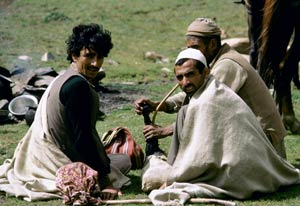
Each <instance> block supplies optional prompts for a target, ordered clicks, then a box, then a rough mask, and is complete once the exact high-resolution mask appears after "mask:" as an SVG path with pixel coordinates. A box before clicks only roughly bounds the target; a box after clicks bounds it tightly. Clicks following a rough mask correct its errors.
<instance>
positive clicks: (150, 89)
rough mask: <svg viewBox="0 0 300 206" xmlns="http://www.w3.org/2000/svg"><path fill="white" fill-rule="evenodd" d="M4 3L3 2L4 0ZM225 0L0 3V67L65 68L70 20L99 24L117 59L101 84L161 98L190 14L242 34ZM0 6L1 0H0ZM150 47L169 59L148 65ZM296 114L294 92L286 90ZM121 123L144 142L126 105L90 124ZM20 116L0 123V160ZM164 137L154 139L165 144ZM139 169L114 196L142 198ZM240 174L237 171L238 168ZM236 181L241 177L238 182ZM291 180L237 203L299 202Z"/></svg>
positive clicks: (9, 204) (103, 127) (238, 15)
mask: <svg viewBox="0 0 300 206" xmlns="http://www.w3.org/2000/svg"><path fill="white" fill-rule="evenodd" d="M0 1H1V0H0ZM7 2H8V1H7ZM233 2H234V1H233V0H163V1H162V0H148V1H146V0H132V1H129V0H89V1H83V0H64V1H60V0H14V1H12V3H11V4H10V5H8V6H7V7H5V8H0V65H1V66H4V67H6V68H8V69H13V67H14V65H15V64H18V63H20V60H18V59H17V57H18V56H20V55H28V56H30V57H32V60H31V61H30V62H28V64H30V65H31V66H32V67H33V68H38V67H46V66H51V67H53V68H54V69H55V70H56V71H60V70H63V69H65V68H66V67H67V66H68V62H67V61H66V54H65V40H66V38H67V36H68V35H69V34H70V31H71V29H72V27H73V26H75V25H77V24H79V23H90V22H95V23H100V24H103V25H104V27H105V28H106V29H108V30H110V31H111V32H112V38H113V42H114V48H113V50H112V51H111V53H110V55H109V57H108V59H107V60H113V61H116V62H118V63H119V64H118V65H114V64H109V63H108V61H106V63H105V64H104V67H105V69H106V72H107V76H106V78H105V79H104V80H103V84H104V85H113V84H114V83H122V82H132V83H134V86H132V87H134V89H138V90H142V91H145V94H147V97H149V98H152V99H156V100H159V99H162V98H163V96H164V95H165V94H167V92H168V91H169V90H170V89H171V88H172V87H173V85H174V84H175V78H174V76H173V73H172V72H170V73H165V72H163V71H162V70H161V69H162V68H164V67H166V68H169V69H170V70H171V71H172V70H173V66H172V65H173V62H174V59H175V57H176V54H177V53H178V51H179V50H180V49H181V48H183V47H185V43H184V40H185V39H184V34H185V29H186V27H187V26H188V24H189V23H190V22H191V21H192V20H194V19H195V18H196V17H200V16H203V17H210V18H214V19H215V20H216V22H217V23H218V25H219V26H220V27H221V28H222V29H223V30H224V31H225V32H226V34H227V36H228V37H246V36H247V16H246V15H247V14H246V11H245V9H244V7H243V6H241V5H237V4H234V3H233ZM0 5H1V3H0ZM147 51H154V52H156V53H158V54H160V55H162V56H163V57H165V58H168V59H169V62H164V63H155V62H153V61H151V60H148V59H144V53H145V52H147ZM45 52H51V53H52V54H53V55H54V56H55V60H54V61H49V62H42V61H40V59H41V56H42V55H43V54H44V53H45ZM293 98H294V100H295V101H294V104H295V105H296V107H295V110H296V113H297V115H298V116H300V111H299V98H300V97H299V92H297V93H296V91H294V94H293ZM174 119H175V115H168V114H161V113H160V114H158V115H157V118H156V123H157V124H160V125H167V124H168V123H170V122H172V121H174ZM116 126H126V127H128V128H129V130H130V131H131V132H132V134H133V136H134V137H135V139H136V141H137V142H138V143H140V144H141V145H142V146H143V147H144V139H143V134H142V128H143V118H142V117H141V116H138V115H136V114H135V113H134V110H133V109H132V106H131V105H128V106H126V107H123V108H122V109H118V110H114V111H113V112H111V113H110V114H108V115H107V117H106V118H105V120H104V121H99V122H98V124H97V129H98V131H99V133H100V134H103V133H104V132H105V131H107V130H108V129H110V128H113V127H116ZM27 129H28V126H27V125H26V124H25V122H22V123H19V124H9V125H1V126H0V163H2V162H3V161H4V160H5V159H6V158H10V157H12V155H13V152H14V149H15V147H16V145H17V143H18V141H19V140H20V138H21V137H22V136H23V135H24V134H25V132H26V131H27ZM299 137H300V136H296V135H289V136H288V137H287V138H286V147H287V154H288V160H289V161H290V162H291V163H292V164H294V165H298V164H299V157H300V150H299V145H300V138H299ZM169 142H170V139H169V138H167V139H164V140H162V141H161V145H162V148H163V149H165V150H167V149H168V145H169ZM139 175H140V171H132V172H130V174H129V176H130V178H131V179H132V182H133V184H132V186H130V187H128V188H125V189H124V190H123V193H124V195H123V196H122V197H121V199H134V198H146V197H147V194H145V193H143V192H142V191H141V190H140V179H139ZM241 175H243V174H241ZM241 184H242V183H241ZM299 197H300V190H299V187H298V186H293V187H289V188H282V189H280V190H279V191H278V192H276V193H275V194H270V195H267V196H263V197H260V198H259V199H258V198H253V199H251V200H247V201H237V203H238V204H239V205H247V206H248V205H249V206H250V205H300V198H299ZM0 205H3V206H13V205H14V206H15V205H36V206H42V205H61V200H53V201H46V202H44V201H41V202H34V203H27V202H25V201H22V200H19V199H17V198H12V197H6V196H5V195H4V194H0Z"/></svg>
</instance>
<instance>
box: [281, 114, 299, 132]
mask: <svg viewBox="0 0 300 206" xmlns="http://www.w3.org/2000/svg"><path fill="white" fill-rule="evenodd" d="M283 123H284V126H285V127H286V129H287V130H289V131H291V133H292V134H300V122H299V120H298V119H297V118H296V117H294V116H285V117H284V118H283Z"/></svg>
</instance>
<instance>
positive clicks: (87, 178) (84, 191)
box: [56, 162, 101, 206]
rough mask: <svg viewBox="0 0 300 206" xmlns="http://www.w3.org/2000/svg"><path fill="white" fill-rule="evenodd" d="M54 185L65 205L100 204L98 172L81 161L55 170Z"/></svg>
mask: <svg viewBox="0 0 300 206" xmlns="http://www.w3.org/2000/svg"><path fill="white" fill-rule="evenodd" d="M56 187H57V188H58V189H59V190H60V191H61V193H62V196H63V203H64V204H67V205H72V204H73V206H75V205H90V204H92V205H100V204H101V199H100V196H99V195H100V187H99V184H98V173H97V171H95V170H93V169H92V168H90V167H89V166H87V165H86V164H84V163H81V162H74V163H71V164H68V165H65V166H63V167H61V168H59V170H58V171H57V172H56Z"/></svg>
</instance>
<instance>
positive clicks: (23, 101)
mask: <svg viewBox="0 0 300 206" xmlns="http://www.w3.org/2000/svg"><path fill="white" fill-rule="evenodd" d="M37 105H38V99H37V98H36V97H35V96H33V95H27V94H26V95H21V96H17V97H15V98H14V99H12V100H11V101H10V102H9V104H8V110H9V112H10V113H12V114H13V115H16V116H24V115H25V114H26V112H27V111H28V109H29V108H31V107H33V108H35V107H37Z"/></svg>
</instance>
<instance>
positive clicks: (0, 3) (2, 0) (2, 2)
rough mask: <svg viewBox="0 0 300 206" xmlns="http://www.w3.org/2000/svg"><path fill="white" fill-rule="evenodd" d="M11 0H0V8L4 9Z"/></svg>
mask: <svg viewBox="0 0 300 206" xmlns="http://www.w3.org/2000/svg"><path fill="white" fill-rule="evenodd" d="M12 2H13V0H0V9H5V8H6V7H7V6H8V5H10V4H11V3H12Z"/></svg>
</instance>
